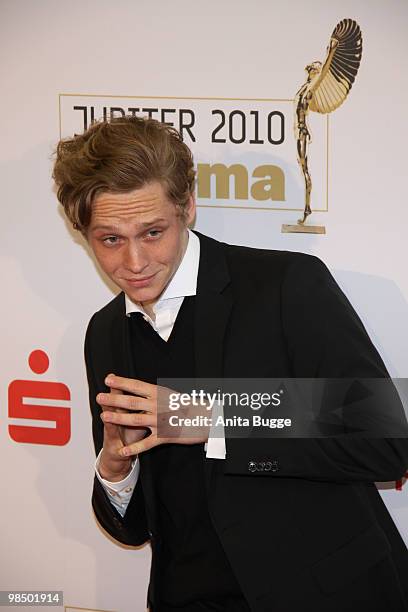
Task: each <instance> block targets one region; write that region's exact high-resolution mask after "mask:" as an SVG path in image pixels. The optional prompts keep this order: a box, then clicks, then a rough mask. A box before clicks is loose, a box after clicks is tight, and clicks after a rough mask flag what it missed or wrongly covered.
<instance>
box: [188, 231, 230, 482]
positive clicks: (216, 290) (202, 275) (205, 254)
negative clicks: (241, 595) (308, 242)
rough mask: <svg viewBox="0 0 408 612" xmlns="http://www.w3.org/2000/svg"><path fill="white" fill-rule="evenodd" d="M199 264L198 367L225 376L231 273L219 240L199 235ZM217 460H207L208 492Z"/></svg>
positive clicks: (205, 374)
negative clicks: (225, 345) (224, 358)
mask: <svg viewBox="0 0 408 612" xmlns="http://www.w3.org/2000/svg"><path fill="white" fill-rule="evenodd" d="M198 236H199V238H200V266H199V271H198V281H197V295H196V306H195V322H194V343H195V369H196V378H197V379H198V381H197V382H198V386H200V383H199V379H200V378H222V376H223V356H224V337H225V332H226V329H227V324H228V320H229V317H230V314H231V310H232V304H233V297H232V292H231V287H230V275H229V271H228V266H227V262H226V259H225V255H224V252H223V250H222V247H221V245H220V243H218V242H216V241H214V240H212V239H210V238H207V237H206V236H202V235H201V234H198ZM215 463H216V461H208V460H205V459H204V469H205V477H206V487H207V492H208V493H209V492H210V491H211V475H212V471H213V468H214V464H215Z"/></svg>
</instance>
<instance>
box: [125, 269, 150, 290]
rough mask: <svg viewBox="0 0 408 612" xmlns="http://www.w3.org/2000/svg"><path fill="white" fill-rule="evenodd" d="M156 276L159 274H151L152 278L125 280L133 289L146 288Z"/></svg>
mask: <svg viewBox="0 0 408 612" xmlns="http://www.w3.org/2000/svg"><path fill="white" fill-rule="evenodd" d="M156 274H157V272H155V273H154V274H151V275H150V276H144V277H143V278H127V279H125V280H126V282H127V283H128V284H129V285H132V286H133V287H144V286H145V285H148V284H149V283H150V281H151V280H152V278H154V277H155V276H156Z"/></svg>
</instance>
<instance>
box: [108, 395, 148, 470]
mask: <svg viewBox="0 0 408 612" xmlns="http://www.w3.org/2000/svg"><path fill="white" fill-rule="evenodd" d="M110 393H112V394H116V395H118V394H119V395H121V394H122V391H120V390H119V389H111V391H110ZM101 407H102V411H105V410H109V411H112V410H114V409H113V408H112V407H111V406H108V405H105V404H101ZM116 412H118V413H119V412H122V413H123V412H125V413H126V412H127V411H126V410H122V409H121V408H117V409H116ZM147 432H148V430H147V429H146V428H144V427H123V426H121V425H115V424H114V423H109V422H107V423H105V424H104V432H103V450H102V453H101V456H100V460H99V468H98V471H99V473H100V475H101V476H102V478H104V479H105V480H109V481H110V482H118V481H119V480H123V478H125V477H126V476H127V475H128V473H129V472H130V469H131V463H132V459H131V458H127V457H123V456H121V455H120V454H119V453H120V450H121V449H122V448H124V447H125V446H126V445H128V444H132V443H133V442H136V441H138V440H141V439H142V438H143V437H144V436H145V435H146V434H147Z"/></svg>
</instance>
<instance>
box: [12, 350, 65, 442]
mask: <svg viewBox="0 0 408 612" xmlns="http://www.w3.org/2000/svg"><path fill="white" fill-rule="evenodd" d="M49 363H50V362H49V359H48V355H47V353H45V352H44V351H41V350H36V351H32V353H30V356H29V358H28V364H29V366H30V369H31V370H32V371H33V372H34V373H35V374H44V372H46V371H47V370H48V366H49ZM25 398H26V399H28V400H29V399H34V398H35V399H43V400H45V399H46V400H70V399H71V394H70V392H69V389H68V387H67V386H66V385H64V384H63V383H59V382H48V381H44V380H13V381H12V382H11V383H10V385H9V388H8V410H9V417H10V418H13V419H14V418H17V419H33V420H41V421H51V422H52V423H54V424H55V425H54V426H53V427H37V426H30V425H9V428H8V429H9V434H10V437H11V438H12V439H13V440H14V441H15V442H28V443H31V444H52V445H55V446H63V445H64V444H67V442H69V439H70V437H71V409H70V408H67V407H65V406H63V407H59V406H44V405H41V404H29V403H23V400H24V399H25Z"/></svg>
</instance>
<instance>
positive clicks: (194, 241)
mask: <svg viewBox="0 0 408 612" xmlns="http://www.w3.org/2000/svg"><path fill="white" fill-rule="evenodd" d="M199 263H200V240H199V238H198V236H197V235H196V234H194V233H193V232H192V231H191V230H188V243H187V248H186V251H185V253H184V256H183V259H182V260H181V262H180V265H179V267H178V268H177V270H176V272H175V273H174V275H173V278H172V279H171V280H170V282H169V284H168V285H167V287H166V288H165V290H164V291H163V293H162V294H161V296H160V297H159V299H158V300H157V302H156V303H155V305H154V306H153V310H154V311H155V312H156V311H157V309H159V308H160V307H162V306H164V305H165V304H166V303H167V300H172V299H174V298H184V297H187V296H188V295H196V293H197V277H198V266H199ZM125 307H126V314H127V315H130V313H132V312H141V313H144V310H143V308H142V307H141V305H140V304H137V303H135V302H132V300H131V299H130V298H129V297H128V296H127V295H126V294H125Z"/></svg>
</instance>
